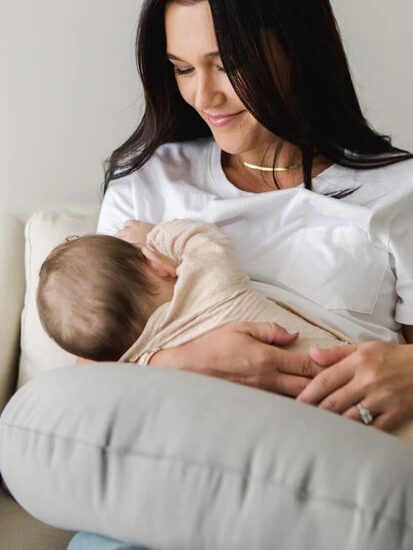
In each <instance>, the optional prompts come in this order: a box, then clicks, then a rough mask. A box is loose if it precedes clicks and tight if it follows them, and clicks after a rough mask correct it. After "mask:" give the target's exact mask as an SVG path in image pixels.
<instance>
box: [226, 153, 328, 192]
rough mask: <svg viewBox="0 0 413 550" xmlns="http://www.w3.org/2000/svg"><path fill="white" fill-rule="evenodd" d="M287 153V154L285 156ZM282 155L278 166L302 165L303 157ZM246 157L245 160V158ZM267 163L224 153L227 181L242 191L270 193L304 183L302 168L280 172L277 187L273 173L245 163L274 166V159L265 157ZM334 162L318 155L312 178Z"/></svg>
mask: <svg viewBox="0 0 413 550" xmlns="http://www.w3.org/2000/svg"><path fill="white" fill-rule="evenodd" d="M285 153H287V154H285ZM285 153H284V154H281V155H280V156H279V157H278V159H277V163H276V166H283V167H288V166H293V165H294V164H300V163H301V156H300V158H299V159H297V155H296V154H295V155H294V154H291V153H292V152H290V154H288V152H285ZM244 157H245V158H244ZM265 158H266V159H267V162H266V163H265V162H262V161H257V160H256V159H255V162H254V159H252V158H249V159H248V160H247V155H230V154H228V153H226V152H225V151H222V157H221V163H222V169H223V170H224V173H225V176H226V177H227V179H228V180H229V181H230V182H231V183H232V184H233V185H235V187H237V188H238V189H241V190H242V191H249V192H250V193H264V192H268V191H275V190H277V189H290V188H293V187H297V186H298V185H301V184H302V183H303V182H304V173H303V170H302V167H299V168H295V169H293V170H289V171H287V172H278V173H275V174H274V176H275V178H276V182H277V185H278V187H277V185H276V184H275V183H274V179H273V172H264V171H261V170H254V169H251V168H248V167H247V166H245V164H244V162H243V161H246V162H251V163H252V164H257V165H258V166H272V159H271V160H270V159H269V157H268V155H265ZM332 164H334V163H333V162H332V161H330V160H329V159H327V158H326V157H324V156H323V155H317V156H316V157H315V158H314V162H313V170H312V177H313V178H314V177H316V176H318V175H319V174H321V172H323V171H324V170H326V169H327V168H329V167H330V166H331V165H332Z"/></svg>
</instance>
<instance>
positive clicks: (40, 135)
mask: <svg viewBox="0 0 413 550" xmlns="http://www.w3.org/2000/svg"><path fill="white" fill-rule="evenodd" d="M140 5H141V2H140V0H121V1H120V0H70V1H62V0H0V121H1V122H0V209H2V210H3V209H6V208H11V209H13V210H16V211H25V210H32V209H33V208H38V207H40V208H42V207H44V206H47V205H49V204H51V203H53V204H54V203H62V202H97V201H98V200H99V196H100V195H99V193H100V186H101V183H102V181H103V168H102V162H103V160H104V159H105V158H106V157H107V156H108V155H109V154H110V152H111V151H112V150H113V148H114V147H116V146H117V145H119V144H120V143H121V141H122V140H124V139H126V138H127V137H129V134H130V133H131V131H132V129H133V128H134V127H135V126H136V123H137V101H138V95H139V94H138V89H139V85H138V77H137V71H136V69H135V61H134V54H133V46H134V39H135V32H136V23H137V18H138V13H139V9H140Z"/></svg>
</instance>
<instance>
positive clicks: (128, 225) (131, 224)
mask: <svg viewBox="0 0 413 550" xmlns="http://www.w3.org/2000/svg"><path fill="white" fill-rule="evenodd" d="M154 227H155V226H154V224H153V223H145V222H140V221H138V220H128V221H126V222H125V223H124V224H123V227H122V229H120V230H119V231H118V232H117V233H116V237H118V239H122V240H124V241H127V242H128V243H131V244H133V245H135V246H138V247H139V248H142V247H143V246H145V245H146V237H147V236H148V233H149V232H150V231H151V230H152V229H153V228H154Z"/></svg>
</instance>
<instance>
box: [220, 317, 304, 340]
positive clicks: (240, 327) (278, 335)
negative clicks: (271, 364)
mask: <svg viewBox="0 0 413 550" xmlns="http://www.w3.org/2000/svg"><path fill="white" fill-rule="evenodd" d="M228 326H231V327H232V328H233V329H234V330H237V331H238V332H243V333H244V334H248V335H249V336H251V337H252V338H255V339H256V340H259V341H260V342H263V343H264V344H271V345H276V346H286V345H288V344H291V343H292V342H295V341H296V340H297V338H298V332H293V333H289V332H288V331H287V330H286V329H285V328H284V327H282V326H281V325H278V324H277V323H250V322H247V321H245V322H242V323H232V324H231V325H228Z"/></svg>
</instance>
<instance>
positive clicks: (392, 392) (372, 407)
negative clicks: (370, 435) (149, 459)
mask: <svg viewBox="0 0 413 550" xmlns="http://www.w3.org/2000/svg"><path fill="white" fill-rule="evenodd" d="M406 329H407V330H406V335H407V336H408V337H409V339H408V341H409V342H410V341H411V336H412V327H406ZM310 356H311V357H312V359H313V360H314V361H316V362H317V363H319V364H320V365H323V366H324V367H329V368H328V369H325V371H324V372H322V373H320V374H319V375H317V376H316V377H315V378H314V380H312V381H311V382H310V383H309V384H308V385H307V387H306V388H305V389H304V390H303V392H302V393H301V394H300V395H299V396H298V399H299V401H303V402H305V403H309V404H313V405H318V406H319V407H321V408H323V409H326V410H329V411H332V412H336V413H338V414H342V415H344V416H347V417H348V418H352V419H353V420H357V421H361V418H360V413H359V411H358V409H357V408H356V404H357V403H360V402H361V403H362V404H363V405H364V406H365V407H367V409H368V410H369V411H370V412H371V414H372V415H373V417H374V420H373V423H372V424H371V425H372V426H375V427H376V428H380V429H382V430H386V431H393V430H395V429H397V428H398V427H400V426H402V425H403V424H405V423H406V422H408V421H409V420H411V419H412V418H413V399H412V395H413V345H411V344H388V343H384V342H366V343H362V344H355V345H349V346H344V347H340V348H335V349H331V350H318V349H314V350H312V351H310Z"/></svg>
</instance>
